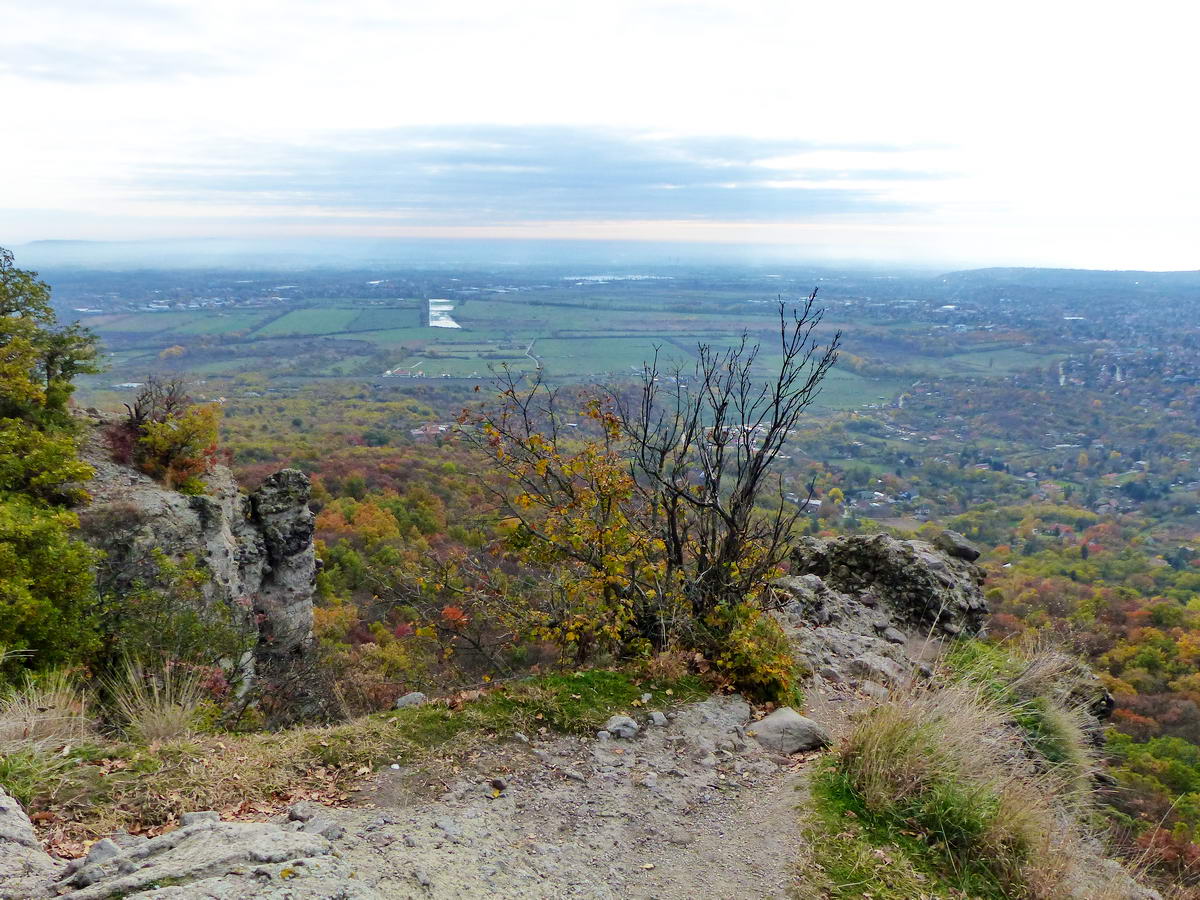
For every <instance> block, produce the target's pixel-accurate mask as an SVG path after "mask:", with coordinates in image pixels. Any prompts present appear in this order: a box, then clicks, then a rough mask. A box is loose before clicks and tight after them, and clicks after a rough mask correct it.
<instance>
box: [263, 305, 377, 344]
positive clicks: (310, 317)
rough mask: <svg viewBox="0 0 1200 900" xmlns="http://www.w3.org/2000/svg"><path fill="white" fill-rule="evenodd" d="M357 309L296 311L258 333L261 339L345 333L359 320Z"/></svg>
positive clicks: (269, 323) (271, 323)
mask: <svg viewBox="0 0 1200 900" xmlns="http://www.w3.org/2000/svg"><path fill="white" fill-rule="evenodd" d="M360 312H361V311H360V310H357V309H339V308H336V307H335V308H332V309H295V310H292V311H291V312H289V313H287V314H286V315H283V316H280V317H279V318H278V319H275V320H274V321H271V322H268V323H267V324H266V325H264V326H263V327H262V328H260V329H259V330H258V332H257V335H258V336H259V337H278V336H282V335H293V334H304V335H309V334H311V335H316V334H335V333H337V332H339V331H345V330H346V326H347V325H349V324H350V323H351V322H353V321H354V320H355V319H356V318H358V316H359V314H360Z"/></svg>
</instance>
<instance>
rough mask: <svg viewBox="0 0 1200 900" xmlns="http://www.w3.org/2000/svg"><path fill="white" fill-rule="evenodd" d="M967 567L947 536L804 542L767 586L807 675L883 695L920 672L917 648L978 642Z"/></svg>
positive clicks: (963, 544)
mask: <svg viewBox="0 0 1200 900" xmlns="http://www.w3.org/2000/svg"><path fill="white" fill-rule="evenodd" d="M972 553H974V556H972V555H971V554H972ZM975 558H978V550H976V549H975V548H974V547H972V546H971V545H970V544H969V543H968V542H967V541H966V540H965V539H963V538H962V537H961V535H955V534H953V533H952V532H947V533H946V535H944V536H942V537H939V538H938V546H937V547H935V546H933V545H931V544H928V543H926V542H924V541H900V540H896V539H895V538H892V537H889V536H888V535H886V534H876V535H847V536H843V537H836V538H832V539H830V540H821V539H819V538H811V537H808V538H804V539H802V540H801V542H800V543H799V544H798V545H797V546H796V547H795V549H794V550H793V552H792V556H791V564H792V572H793V574H791V575H788V576H786V577H784V578H780V579H777V580H776V581H775V582H774V584H773V590H774V592H775V598H776V603H777V610H776V616H777V618H778V619H779V620H780V622H781V624H782V625H783V626H784V629H785V631H787V632H788V634H789V637H790V638H791V639H792V641H793V643H794V645H795V647H796V652H797V654H798V656H799V657H800V660H801V662H802V663H804V664H805V665H806V666H807V667H808V668H809V669H810V671H812V672H814V673H815V674H817V675H819V676H821V677H823V678H824V679H825V680H827V681H833V682H848V683H851V684H852V685H853V686H855V687H863V688H864V689H865V691H866V693H868V694H876V695H880V694H884V693H886V691H887V690H888V689H889V688H890V687H891V686H894V685H895V684H897V683H900V682H903V681H904V680H905V679H907V678H910V677H912V674H913V673H914V672H916V673H920V672H921V671H922V663H921V661H920V660H921V657H922V655H923V652H922V650H923V645H924V644H926V643H928V642H930V641H932V640H934V639H936V638H938V637H950V636H955V635H960V634H966V635H974V634H979V633H981V632H982V630H983V625H984V618H985V616H986V614H987V604H986V602H985V601H984V599H983V593H982V591H981V589H980V586H981V584H982V583H983V573H982V571H981V570H980V569H979V568H978V567H976V566H975V565H974V564H973V562H972V560H973V559H975Z"/></svg>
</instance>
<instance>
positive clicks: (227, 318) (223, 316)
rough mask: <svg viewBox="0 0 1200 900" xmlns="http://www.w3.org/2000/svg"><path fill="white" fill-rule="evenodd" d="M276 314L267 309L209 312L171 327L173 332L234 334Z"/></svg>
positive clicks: (180, 333) (249, 328)
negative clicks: (266, 310)
mask: <svg viewBox="0 0 1200 900" xmlns="http://www.w3.org/2000/svg"><path fill="white" fill-rule="evenodd" d="M273 315H275V314H274V313H272V312H265V311H254V312H249V311H245V312H243V311H240V310H235V311H231V312H227V313H226V312H209V313H205V314H204V315H203V317H201V318H194V319H191V320H190V321H187V322H184V323H183V324H181V325H178V326H176V327H174V328H172V329H171V333H172V334H178V335H200V334H232V333H234V332H244V331H252V330H253V329H254V328H255V327H256V326H257V325H258V324H259V323H260V322H262V321H263V320H264V319H266V318H268V317H269V316H273Z"/></svg>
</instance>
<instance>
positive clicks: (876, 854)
mask: <svg viewBox="0 0 1200 900" xmlns="http://www.w3.org/2000/svg"><path fill="white" fill-rule="evenodd" d="M803 839H804V841H805V844H806V845H807V846H808V848H809V852H808V853H807V854H806V855H805V858H804V861H803V863H802V866H801V869H802V875H803V876H804V878H803V887H802V888H801V890H800V897H801V898H803V900H818V898H830V900H860V898H862V897H866V896H869V897H873V898H876V900H914V898H918V897H921V898H935V897H936V898H939V900H941V898H946V900H951V898H954V900H960V898H962V897H963V895H964V894H966V895H967V896H969V897H976V898H980V900H993V898H994V900H1004V898H1007V897H1009V896H1010V895H1009V894H1007V893H1005V892H1004V890H1003V889H1002V888H1001V887H1000V885H999V884H998V883H997V881H996V879H995V877H994V875H993V874H992V873H991V872H990V871H989V870H988V869H987V868H986V867H985V866H983V865H981V864H980V863H979V862H978V861H976V860H967V861H966V865H965V866H963V867H959V866H957V865H948V860H947V855H946V852H945V850H944V849H943V846H944V845H942V844H939V843H933V842H930V841H929V840H928V838H927V836H926V835H925V834H923V833H920V832H918V831H915V830H914V829H912V828H910V827H897V824H896V822H895V821H894V820H893V819H891V818H890V817H886V816H878V815H874V814H872V813H871V811H870V810H868V809H867V808H866V806H865V805H864V804H863V802H862V800H861V798H860V797H859V796H858V795H857V794H856V793H855V791H854V790H853V789H852V787H851V786H850V784H849V783H848V780H847V779H846V777H845V776H844V775H841V774H839V773H838V772H837V771H836V769H835V768H834V767H832V766H827V767H826V768H825V769H824V770H823V771H821V772H820V773H818V774H817V776H816V777H815V778H814V779H813V781H812V805H811V807H810V808H809V810H808V813H807V819H806V821H805V825H804V832H803Z"/></svg>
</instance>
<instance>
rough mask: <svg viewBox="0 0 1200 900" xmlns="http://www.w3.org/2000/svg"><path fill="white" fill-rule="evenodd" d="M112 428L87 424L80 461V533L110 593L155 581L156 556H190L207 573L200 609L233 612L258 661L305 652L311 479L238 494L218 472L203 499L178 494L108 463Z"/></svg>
mask: <svg viewBox="0 0 1200 900" xmlns="http://www.w3.org/2000/svg"><path fill="white" fill-rule="evenodd" d="M112 424H113V423H110V422H107V421H104V420H99V421H93V422H92V427H91V429H90V430H89V431H88V433H87V440H86V441H85V443H84V446H83V450H82V454H81V455H82V457H83V459H84V460H85V461H86V462H88V463H89V464H90V465H91V466H92V468H93V469H94V470H95V475H94V476H93V478H92V480H91V481H89V482H87V483H86V484H84V485H83V487H84V488H86V489H87V491H88V493H89V494H90V495H91V498H92V499H91V503H90V505H89V506H88V507H87V508H85V509H84V510H82V511H81V514H80V525H81V530H82V535H83V537H84V538H85V539H86V540H87V541H88V542H89V543H90V544H92V545H93V546H95V547H96V548H98V549H100V550H102V551H104V553H105V554H106V557H107V559H106V563H105V565H106V569H107V571H109V572H110V573H111V576H112V578H113V581H114V587H115V588H116V589H117V590H121V589H127V588H129V587H130V586H132V585H134V584H135V583H137V582H143V583H154V580H155V578H156V577H157V568H156V566H155V565H154V556H153V553H152V552H151V551H153V550H155V549H158V550H162V551H163V552H164V553H166V554H167V555H168V556H169V557H172V558H174V559H177V560H178V559H182V558H184V557H185V556H190V557H192V558H194V559H195V560H196V562H197V563H198V564H199V565H201V566H202V567H203V568H205V569H206V570H207V571H208V573H209V575H210V578H209V579H208V580H207V581H206V582H205V584H204V586H203V592H204V598H203V602H204V603H205V604H210V605H217V604H220V605H222V606H224V607H225V608H226V609H227V610H228V611H229V612H232V614H233V621H235V622H236V623H237V624H239V625H240V626H241V627H242V628H244V629H245V630H246V631H247V633H248V635H249V636H250V638H251V641H250V643H251V645H252V646H254V647H255V648H256V650H255V654H256V656H257V657H259V661H260V662H261V661H265V660H266V659H279V658H291V657H294V656H296V655H297V654H303V653H304V652H305V651H306V650H307V649H308V648H309V646H310V644H311V640H312V623H313V612H312V610H313V604H312V600H313V590H314V585H315V584H316V571H317V565H316V550H315V547H314V545H313V530H314V524H313V523H314V516H313V514H312V511H311V510H309V508H308V501H309V489H310V485H309V480H308V476H307V475H305V474H304V473H303V472H301V471H299V470H298V469H284V470H282V471H279V472H276V473H275V474H273V475H271V476H269V477H267V478H266V479H265V480H264V481H263V483H262V484H261V485H260V486H259V487H258V488H257V489H256V490H254V491H252V492H251V493H250V494H245V493H243V492H242V491H241V489H240V488H239V486H238V483H237V481H236V480H235V479H234V477H233V474H232V473H231V472H230V471H229V469H227V468H226V467H225V466H219V465H218V466H215V467H214V468H213V471H212V472H211V473H209V474H208V475H206V476H205V478H204V482H205V487H206V493H204V494H202V495H199V496H189V495H185V494H181V493H179V492H178V491H174V490H172V489H170V488H168V487H167V486H165V485H163V484H160V483H159V482H157V481H155V480H154V479H152V478H150V477H149V476H148V475H145V474H144V473H142V472H141V471H139V470H138V469H136V468H134V467H132V466H129V465H124V464H122V463H119V462H115V461H114V460H113V458H112V454H111V452H110V451H109V449H108V447H107V445H106V441H105V434H106V433H107V430H108V429H109V428H110V427H111V426H112ZM225 617H228V616H227V615H226V616H225Z"/></svg>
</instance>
